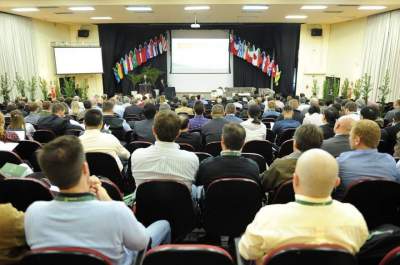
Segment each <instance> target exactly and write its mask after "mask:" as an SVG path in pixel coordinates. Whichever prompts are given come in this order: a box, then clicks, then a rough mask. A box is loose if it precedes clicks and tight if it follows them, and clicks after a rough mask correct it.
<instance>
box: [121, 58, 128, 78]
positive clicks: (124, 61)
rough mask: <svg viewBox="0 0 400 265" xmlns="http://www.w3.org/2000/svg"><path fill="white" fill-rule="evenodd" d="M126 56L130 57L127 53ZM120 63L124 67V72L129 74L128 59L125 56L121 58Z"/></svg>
mask: <svg viewBox="0 0 400 265" xmlns="http://www.w3.org/2000/svg"><path fill="white" fill-rule="evenodd" d="M125 58H126V59H128V58H127V56H126V55H125ZM120 63H121V65H122V67H123V69H124V74H125V75H127V74H128V61H127V60H125V59H124V58H121V60H120Z"/></svg>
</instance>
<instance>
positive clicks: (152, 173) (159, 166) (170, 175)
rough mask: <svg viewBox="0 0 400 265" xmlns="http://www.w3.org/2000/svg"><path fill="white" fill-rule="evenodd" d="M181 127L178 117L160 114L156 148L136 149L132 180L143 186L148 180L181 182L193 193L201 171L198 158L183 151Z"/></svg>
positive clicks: (168, 113) (155, 123)
mask: <svg viewBox="0 0 400 265" xmlns="http://www.w3.org/2000/svg"><path fill="white" fill-rule="evenodd" d="M180 127H181V124H180V121H179V118H178V115H176V113H174V112H172V111H169V112H159V113H158V114H157V115H156V118H155V120H154V125H153V133H154V136H155V138H156V142H155V144H154V145H152V146H150V147H147V148H139V149H136V150H135V152H133V153H132V156H131V161H132V176H133V177H134V178H135V181H136V185H137V186H139V185H140V184H142V183H143V182H146V181H148V180H157V179H161V180H176V181H181V182H183V183H184V184H186V185H187V186H188V188H189V189H192V184H193V182H194V179H195V176H196V172H197V170H198V168H199V159H198V158H197V156H196V155H195V154H194V153H192V152H188V151H185V150H180V149H179V145H178V144H176V143H175V139H176V138H177V137H178V136H179V130H180Z"/></svg>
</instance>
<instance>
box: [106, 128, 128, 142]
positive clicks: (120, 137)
mask: <svg viewBox="0 0 400 265" xmlns="http://www.w3.org/2000/svg"><path fill="white" fill-rule="evenodd" d="M109 130H110V131H111V134H112V135H114V136H115V137H117V139H118V140H120V141H125V133H126V132H125V130H124V128H116V129H111V128H110V129H109Z"/></svg>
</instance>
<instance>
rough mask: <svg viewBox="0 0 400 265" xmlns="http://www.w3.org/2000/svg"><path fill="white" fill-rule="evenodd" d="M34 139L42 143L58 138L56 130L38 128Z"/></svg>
mask: <svg viewBox="0 0 400 265" xmlns="http://www.w3.org/2000/svg"><path fill="white" fill-rule="evenodd" d="M32 137H33V139H34V140H35V141H38V142H39V143H41V144H45V143H48V142H50V141H52V140H54V139H55V138H56V135H55V133H54V132H52V131H50V130H37V131H35V132H34V133H33V136H32Z"/></svg>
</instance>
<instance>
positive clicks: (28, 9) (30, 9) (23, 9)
mask: <svg viewBox="0 0 400 265" xmlns="http://www.w3.org/2000/svg"><path fill="white" fill-rule="evenodd" d="M11 10H12V11H15V12H37V11H39V8H37V7H17V8H13V9H11Z"/></svg>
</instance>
